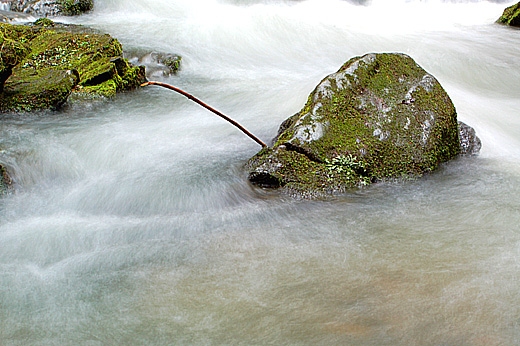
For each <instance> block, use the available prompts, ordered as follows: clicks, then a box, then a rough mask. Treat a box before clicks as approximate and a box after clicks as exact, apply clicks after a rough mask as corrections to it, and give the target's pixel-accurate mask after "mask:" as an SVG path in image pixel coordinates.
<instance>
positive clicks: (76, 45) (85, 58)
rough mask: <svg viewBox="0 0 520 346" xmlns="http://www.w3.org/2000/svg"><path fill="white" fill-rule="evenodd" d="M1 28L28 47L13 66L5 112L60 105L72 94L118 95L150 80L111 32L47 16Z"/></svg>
mask: <svg viewBox="0 0 520 346" xmlns="http://www.w3.org/2000/svg"><path fill="white" fill-rule="evenodd" d="M0 32H3V33H4V34H5V33H8V35H9V36H10V37H7V39H9V40H11V41H13V42H25V43H24V47H27V50H25V51H24V54H22V55H21V57H20V58H19V59H18V60H17V61H16V63H14V64H13V63H11V65H9V66H11V71H12V75H11V76H10V77H9V78H8V79H7V80H6V81H5V84H4V86H5V88H4V92H3V93H0V111H1V112H9V111H20V110H23V111H30V110H37V109H48V108H50V109H57V108H59V107H60V106H61V105H63V103H64V102H65V101H66V100H67V98H68V97H69V95H72V96H74V97H73V99H74V100H78V99H82V98H89V99H90V98H92V97H112V96H114V95H115V94H116V92H119V91H125V90H130V89H135V88H137V87H138V86H139V85H140V84H141V83H143V82H144V81H146V78H145V71H144V67H143V66H133V65H131V64H130V63H129V62H128V60H126V59H124V58H123V48H122V46H121V44H120V43H119V42H118V41H117V40H116V39H114V38H113V37H111V36H110V35H107V34H100V33H97V32H95V31H93V30H91V29H88V28H84V27H81V26H75V25H62V24H58V23H54V22H52V21H51V20H49V19H46V18H42V19H39V20H37V21H36V22H35V23H34V24H33V25H27V26H25V25H10V24H1V23H0ZM2 59H3V55H2ZM11 60H12V59H11ZM11 60H10V61H11ZM4 65H5V64H4ZM6 66H7V65H6ZM3 70H5V74H7V73H8V72H9V70H8V68H4V69H3ZM17 100H18V101H17ZM45 100H47V101H48V102H45Z"/></svg>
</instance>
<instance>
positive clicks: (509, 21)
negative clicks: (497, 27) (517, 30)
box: [497, 2, 520, 26]
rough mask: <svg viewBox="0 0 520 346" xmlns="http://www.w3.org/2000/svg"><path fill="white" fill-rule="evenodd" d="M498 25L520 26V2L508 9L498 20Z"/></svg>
mask: <svg viewBox="0 0 520 346" xmlns="http://www.w3.org/2000/svg"><path fill="white" fill-rule="evenodd" d="M497 23H500V24H506V25H510V26H520V2H519V3H517V4H516V5H512V6H509V7H508V8H506V9H505V10H504V13H503V14H502V16H500V18H499V19H498V20H497Z"/></svg>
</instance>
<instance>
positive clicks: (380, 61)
mask: <svg viewBox="0 0 520 346" xmlns="http://www.w3.org/2000/svg"><path fill="white" fill-rule="evenodd" d="M462 128H463V129H466V128H465V127H462ZM467 133H469V132H467ZM469 142H471V143H474V141H473V142H472V141H471V140H469ZM469 142H468V143H469ZM472 148H474V149H476V146H473V147H472ZM468 149H469V146H468ZM460 151H461V142H460V141H459V127H458V123H457V113H456V111H455V107H454V105H453V103H452V101H451V99H450V98H449V96H448V94H447V93H446V92H445V90H444V89H443V88H442V86H441V85H440V84H439V82H438V81H437V80H436V79H435V78H434V77H433V76H432V75H431V74H429V73H427V72H426V71H425V70H424V69H422V68H421V67H420V66H419V65H418V64H417V63H416V62H415V61H414V60H413V59H412V58H410V57H409V56H407V55H404V54H367V55H365V56H362V57H356V58H353V59H351V60H349V61H348V62H347V63H345V64H344V65H343V66H342V67H341V68H340V69H339V71H338V72H336V73H333V74H331V75H329V76H327V77H326V78H325V79H323V80H322V81H321V83H320V84H319V85H318V86H317V87H316V88H315V89H314V91H313V92H312V93H311V95H310V96H309V98H308V101H307V103H306V105H305V106H304V107H303V109H302V110H301V111H300V112H299V113H297V114H295V115H294V116H292V117H290V118H289V119H287V120H286V121H285V122H284V123H283V124H282V125H281V126H280V130H279V133H278V135H277V137H276V138H275V141H274V145H273V147H272V148H266V149H263V150H262V151H261V152H259V153H258V154H257V155H255V156H254V157H253V158H251V159H250V160H249V162H248V164H247V167H248V170H249V180H250V181H251V182H252V183H254V184H257V185H260V186H264V187H274V188H282V189H283V190H284V191H287V192H290V193H291V194H294V195H298V196H317V195H323V194H328V193H334V192H338V191H345V190H346V189H348V188H351V187H354V186H358V185H365V184H370V183H372V182H376V181H380V180H385V179H389V178H392V179H393V178H400V177H416V176H420V175H422V174H424V173H427V172H430V171H433V170H435V169H436V168H437V167H438V166H439V165H440V164H441V163H442V162H445V161H448V160H450V159H452V158H453V157H455V156H457V155H458V154H459V153H460Z"/></svg>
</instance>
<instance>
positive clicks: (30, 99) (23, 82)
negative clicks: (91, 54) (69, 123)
mask: <svg viewBox="0 0 520 346" xmlns="http://www.w3.org/2000/svg"><path fill="white" fill-rule="evenodd" d="M78 81H79V74H78V72H77V71H75V70H54V69H44V70H39V71H35V72H34V73H33V74H32V75H29V74H24V75H23V76H20V75H16V76H13V78H11V79H10V81H9V84H8V85H7V87H6V88H5V90H4V92H3V93H1V94H0V112H8V111H32V110H38V109H52V110H56V109H59V108H60V107H61V106H62V105H63V104H64V103H65V102H67V99H68V97H69V95H70V94H71V92H72V90H73V89H74V87H75V86H76V85H77V84H78Z"/></svg>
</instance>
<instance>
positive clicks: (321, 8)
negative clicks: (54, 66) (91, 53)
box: [0, 0, 520, 345]
mask: <svg viewBox="0 0 520 346" xmlns="http://www.w3.org/2000/svg"><path fill="white" fill-rule="evenodd" d="M512 3H513V2H512V1H509V2H508V1H506V2H491V1H469V0H467V1H441V0H428V1H420V0H373V1H370V2H369V1H344V0H303V1H295V0H293V1H289V0H285V1H283V0H278V1H276V0H249V1H239V0H220V1H219V0H197V1H193V0H104V1H101V0H98V1H97V2H96V7H95V10H94V11H93V12H92V13H90V14H87V15H84V16H81V17H77V18H57V19H56V20H59V21H67V22H72V23H78V24H85V25H89V26H92V27H96V28H99V29H101V30H104V31H105V32H109V33H110V34H111V35H113V36H114V37H117V38H118V39H119V40H120V41H121V42H122V43H123V45H124V47H125V48H127V49H145V50H154V51H160V52H167V53H177V54H179V55H181V56H182V57H183V65H182V70H181V71H180V72H179V73H178V74H177V75H175V76H172V77H168V78H166V77H164V78H161V77H160V79H161V81H164V82H167V83H171V84H174V85H176V86H178V87H180V88H182V89H184V90H186V91H188V92H190V93H192V94H193V95H195V96H197V97H199V98H201V99H202V100H204V101H205V102H207V103H208V104H210V105H212V106H213V107H215V108H217V109H218V110H220V111H222V112H223V113H225V114H227V115H229V116H231V117H232V118H234V119H235V120H237V121H238V122H240V123H241V124H242V125H244V126H245V127H246V128H248V129H249V130H251V131H252V132H253V133H254V134H255V135H257V136H259V137H260V138H262V139H264V140H265V141H269V140H270V139H271V138H272V137H273V136H274V135H275V134H276V131H277V128H278V126H279V124H280V123H281V122H282V121H283V120H284V119H285V118H287V117H288V116H290V115H292V114H294V113H296V112H297V111H299V110H300V108H301V107H302V106H303V105H304V103H305V101H306V98H307V96H308V94H309V93H310V92H311V91H312V89H313V88H314V87H315V86H316V85H317V84H318V83H319V81H320V80H321V79H322V78H323V77H325V76H326V75H328V74H330V73H332V72H334V71H336V70H337V69H338V68H339V67H340V66H341V65H342V64H343V63H344V62H345V61H347V60H348V59H350V58H351V57H353V56H358V55H362V54H365V53H368V52H385V51H392V52H403V53H406V54H409V55H410V56H411V57H412V58H414V59H415V60H416V61H417V62H418V63H419V64H420V65H421V66H422V67H423V68H425V69H426V70H427V71H428V72H430V73H432V74H433V75H434V76H435V77H436V78H437V79H439V81H440V82H441V84H442V85H443V86H444V88H445V89H446V90H447V92H448V94H449V95H450V96H451V98H452V100H453V102H454V104H455V106H456V108H457V111H458V116H459V120H462V121H464V122H466V123H467V124H469V125H470V126H473V127H474V128H475V129H476V131H477V134H478V135H479V137H480V138H481V140H482V143H483V148H482V152H481V154H480V155H479V156H477V157H470V158H460V159H457V160H454V161H452V162H449V163H447V164H445V165H443V166H442V168H441V169H440V170H439V171H437V172H435V173H434V174H431V175H428V176H425V177H424V178H422V179H419V180H416V181H408V182H399V183H384V184H376V185H372V186H370V187H367V188H363V189H360V190H354V191H352V192H350V193H347V194H344V195H340V196H335V197H333V198H330V199H326V200H317V201H307V200H294V199H291V198H289V197H286V196H280V195H278V194H277V193H276V192H268V191H262V190H259V189H256V188H254V187H252V186H250V185H249V184H248V182H247V179H246V173H245V171H244V169H243V165H244V163H245V162H246V161H247V159H248V158H249V157H251V156H252V155H254V154H255V153H256V152H257V151H258V150H259V149H260V147H259V146H258V145H257V144H256V143H254V142H253V141H251V140H250V139H249V138H247V137H246V136H244V135H243V134H242V133H241V132H239V131H237V130H236V129H235V128H233V127H232V126H230V125H229V124H228V123H226V122H224V121H222V120H221V119H219V118H217V117H215V116H214V115H212V114H211V113H209V112H208V111H207V110H205V109H203V108H201V107H199V106H197V105H195V104H193V103H191V102H190V101H188V100H187V99H185V98H183V97H182V96H180V95H177V94H175V93H173V92H171V91H168V90H165V89H162V88H157V87H152V86H149V87H146V88H144V89H142V90H139V91H135V92H130V93H127V94H122V95H119V96H118V97H117V98H116V99H115V100H113V101H110V102H91V103H87V104H81V105H79V104H73V105H70V106H68V107H66V108H65V109H64V110H62V111H60V112H44V113H37V114H22V115H7V116H4V118H3V120H2V122H1V123H0V148H1V149H2V151H1V152H0V159H1V160H2V162H4V163H5V164H6V165H7V167H8V169H9V171H10V172H12V174H13V177H14V180H15V185H16V186H15V187H16V188H15V192H14V193H12V194H9V195H7V196H3V197H2V198H1V199H0V321H1V323H0V344H1V345H116V344H117V345H267V344H270V345H514V344H519V343H520V304H519V302H520V286H519V285H518V283H519V282H520V260H519V259H520V226H519V225H520V210H519V209H520V136H519V134H520V114H519V110H520V92H519V90H520V63H519V60H518V57H519V56H520V31H519V30H517V29H513V28H507V27H504V26H500V25H497V24H494V21H495V20H496V19H497V18H498V17H499V16H500V15H501V13H502V11H503V9H504V8H505V7H506V6H508V5H511V4H512Z"/></svg>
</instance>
